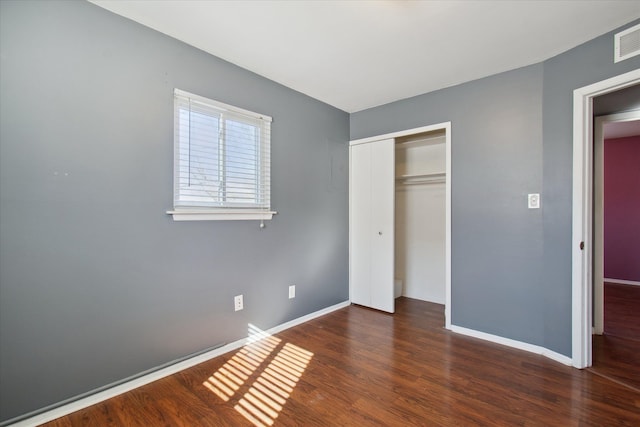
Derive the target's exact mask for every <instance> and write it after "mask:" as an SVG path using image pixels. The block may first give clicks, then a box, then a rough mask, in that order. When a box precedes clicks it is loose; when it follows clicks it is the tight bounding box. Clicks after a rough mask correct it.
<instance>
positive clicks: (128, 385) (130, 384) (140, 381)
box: [10, 301, 351, 427]
mask: <svg viewBox="0 0 640 427" xmlns="http://www.w3.org/2000/svg"><path fill="white" fill-rule="evenodd" d="M350 304H351V302H350V301H344V302H341V303H339V304H335V305H332V306H330V307H327V308H323V309H322V310H318V311H316V312H313V313H310V314H307V315H306V316H302V317H299V318H297V319H293V320H291V321H289V322H286V323H283V324H281V325H278V326H274V327H273V328H271V329H269V330H267V331H265V332H266V333H268V334H277V333H278V332H282V331H284V330H285V329H289V328H291V327H293V326H297V325H300V324H302V323H305V322H308V321H310V320H313V319H315V318H316V317H320V316H324V315H325V314H329V313H331V312H333V311H336V310H340V309H341V308H344V307H347V306H349V305H350ZM247 340H248V338H243V339H241V340H238V341H235V342H232V343H229V344H226V345H224V346H222V347H218V348H215V349H213V350H211V351H207V352H206V353H202V354H199V355H197V356H194V357H191V358H189V359H186V360H183V361H181V362H178V363H175V364H173V365H170V366H167V367H166V368H162V369H158V370H157V371H153V372H150V373H148V374H146V375H142V376H140V377H137V378H135V379H133V380H131V381H127V382H125V383H122V384H119V385H117V386H114V387H111V388H108V389H106V390H103V391H100V392H97V393H95V394H92V395H90V396H87V397H83V398H80V399H78V400H75V401H73V402H70V403H67V404H64V405H62V406H58V407H57V408H54V409H51V410H49V411H46V412H43V413H40V414H38V415H35V416H33V417H30V418H27V419H24V420H21V421H18V422H16V423H14V424H10V425H11V426H12V427H35V426H38V425H40V424H44V423H46V422H49V421H53V420H55V419H57V418H60V417H64V416H65V415H69V414H71V413H73V412H76V411H80V410H82V409H85V408H88V407H89V406H91V405H95V404H96V403H100V402H103V401H105V400H108V399H111V398H113V397H116V396H118V395H120V394H123V393H126V392H128V391H131V390H134V389H136V388H138V387H142V386H143V385H146V384H149V383H151V382H153V381H157V380H159V379H161V378H164V377H168V376H169V375H173V374H175V373H177V372H180V371H183V370H185V369H187V368H191V367H192V366H195V365H197V364H199V363H202V362H206V361H207V360H211V359H213V358H215V357H218V356H221V355H223V354H225V353H228V352H230V351H234V350H237V349H239V348H240V347H242V346H244V345H246V344H247Z"/></svg>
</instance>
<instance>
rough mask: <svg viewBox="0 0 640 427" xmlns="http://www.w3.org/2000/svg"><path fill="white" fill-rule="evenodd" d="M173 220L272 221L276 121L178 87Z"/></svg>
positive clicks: (175, 116) (175, 102)
mask: <svg viewBox="0 0 640 427" xmlns="http://www.w3.org/2000/svg"><path fill="white" fill-rule="evenodd" d="M174 98H175V101H174V120H175V123H174V132H175V134H174V150H175V151H174V178H173V179H174V194H173V208H174V210H173V211H169V212H168V213H170V214H172V215H173V219H174V220H176V221H180V220H213V219H271V217H272V215H273V214H274V213H275V212H272V211H271V206H270V134H271V117H268V116H264V115H261V114H257V113H252V112H250V111H246V110H242V109H240V108H236V107H232V106H230V105H226V104H222V103H220V102H217V101H212V100H210V99H207V98H203V97H201V96H198V95H193V94H190V93H188V92H184V91H181V90H179V89H175V92H174Z"/></svg>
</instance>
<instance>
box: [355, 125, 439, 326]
mask: <svg viewBox="0 0 640 427" xmlns="http://www.w3.org/2000/svg"><path fill="white" fill-rule="evenodd" d="M438 130H444V132H445V153H446V154H445V176H446V179H445V305H444V317H445V328H447V329H451V122H442V123H437V124H433V125H429V126H422V127H418V128H413V129H407V130H402V131H398V132H391V133H386V134H383V135H376V136H372V137H367V138H360V139H354V140H351V141H349V146H352V145H357V144H366V143H369V142H374V141H379V140H381V139H395V138H400V137H403V136H410V135H415V134H419V133H423V132H431V131H438ZM349 152H351V151H349ZM349 199H351V197H349ZM389 286H391V288H392V289H393V282H392V283H390V284H389ZM349 293H351V284H349ZM349 297H351V295H349Z"/></svg>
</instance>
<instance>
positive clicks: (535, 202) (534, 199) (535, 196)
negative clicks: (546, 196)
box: [528, 193, 540, 209]
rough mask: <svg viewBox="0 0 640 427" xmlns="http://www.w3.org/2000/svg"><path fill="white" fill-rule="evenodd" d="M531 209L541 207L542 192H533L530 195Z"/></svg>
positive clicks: (529, 203) (529, 204)
mask: <svg viewBox="0 0 640 427" xmlns="http://www.w3.org/2000/svg"><path fill="white" fill-rule="evenodd" d="M528 206H529V209H540V194H539V193H531V194H529V196H528Z"/></svg>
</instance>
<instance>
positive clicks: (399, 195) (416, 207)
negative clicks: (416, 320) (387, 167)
mask: <svg viewBox="0 0 640 427" xmlns="http://www.w3.org/2000/svg"><path fill="white" fill-rule="evenodd" d="M446 180H447V173H446V132H445V130H444V129H438V130H434V131H430V132H422V133H418V134H413V135H407V136H403V137H399V138H396V140H395V266H394V267H395V268H394V271H395V283H394V286H395V287H394V290H395V294H394V296H395V297H396V298H397V297H399V296H405V297H408V298H414V299H419V300H423V301H429V302H434V303H437V304H445V288H446V287H445V281H446V279H445V259H446V254H445V252H446V250H445V240H446Z"/></svg>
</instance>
